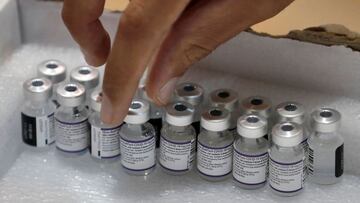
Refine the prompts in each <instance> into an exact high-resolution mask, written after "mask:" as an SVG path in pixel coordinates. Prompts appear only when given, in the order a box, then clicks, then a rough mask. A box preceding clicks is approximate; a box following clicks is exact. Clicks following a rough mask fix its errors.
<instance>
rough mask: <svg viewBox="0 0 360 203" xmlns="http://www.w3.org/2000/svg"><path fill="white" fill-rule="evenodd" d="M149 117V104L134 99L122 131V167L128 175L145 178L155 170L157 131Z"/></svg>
mask: <svg viewBox="0 0 360 203" xmlns="http://www.w3.org/2000/svg"><path fill="white" fill-rule="evenodd" d="M149 117H150V106H149V103H148V102H147V101H145V100H142V99H134V100H133V101H132V102H131V105H130V107H129V112H128V114H127V116H126V117H125V119H124V122H125V123H124V124H123V125H122V127H121V129H120V151H121V165H122V167H123V169H124V170H125V172H127V173H128V174H131V175H139V176H145V175H149V174H150V173H151V172H152V171H153V170H154V168H155V165H156V159H155V155H156V154H155V129H154V127H153V126H152V125H151V124H150V123H149V122H148V121H149Z"/></svg>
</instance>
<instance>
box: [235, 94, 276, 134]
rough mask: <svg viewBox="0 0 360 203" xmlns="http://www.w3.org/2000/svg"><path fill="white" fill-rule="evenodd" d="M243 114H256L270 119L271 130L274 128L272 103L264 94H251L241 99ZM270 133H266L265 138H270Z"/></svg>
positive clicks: (269, 126)
mask: <svg viewBox="0 0 360 203" xmlns="http://www.w3.org/2000/svg"><path fill="white" fill-rule="evenodd" d="M240 109H241V114H242V115H245V114H256V115H259V116H261V117H263V118H265V119H267V121H268V130H269V132H270V131H271V129H272V126H273V123H274V122H273V121H272V119H271V118H270V116H271V111H272V103H271V101H270V99H268V98H266V97H263V96H251V97H248V98H246V99H244V100H242V101H241V104H240ZM269 135H270V133H268V134H267V135H265V138H266V139H268V140H269Z"/></svg>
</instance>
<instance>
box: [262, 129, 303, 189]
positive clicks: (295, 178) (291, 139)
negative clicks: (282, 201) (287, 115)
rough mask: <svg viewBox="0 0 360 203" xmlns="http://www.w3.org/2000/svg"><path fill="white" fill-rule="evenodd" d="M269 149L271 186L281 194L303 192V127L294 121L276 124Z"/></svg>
mask: <svg viewBox="0 0 360 203" xmlns="http://www.w3.org/2000/svg"><path fill="white" fill-rule="evenodd" d="M272 135H273V137H272V142H273V144H272V146H271V148H270V150H269V186H270V188H271V190H272V191H273V192H274V193H275V194H277V195H280V196H294V195H297V194H299V193H300V192H302V190H303V188H304V177H305V171H304V170H305V161H304V160H305V155H304V149H303V148H302V146H301V141H302V140H303V138H302V137H303V130H302V127H301V126H300V125H299V124H297V123H293V122H283V123H279V124H276V125H275V126H274V127H273V129H272Z"/></svg>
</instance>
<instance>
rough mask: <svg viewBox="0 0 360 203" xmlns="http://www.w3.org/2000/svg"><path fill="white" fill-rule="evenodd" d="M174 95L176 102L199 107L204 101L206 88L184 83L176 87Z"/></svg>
mask: <svg viewBox="0 0 360 203" xmlns="http://www.w3.org/2000/svg"><path fill="white" fill-rule="evenodd" d="M174 95H175V100H176V101H185V102H188V103H190V104H191V105H193V106H197V105H199V104H201V103H202V101H203V99H204V88H203V87H202V86H201V85H199V84H196V83H192V82H184V83H180V84H178V85H177V86H176V88H175V92H174Z"/></svg>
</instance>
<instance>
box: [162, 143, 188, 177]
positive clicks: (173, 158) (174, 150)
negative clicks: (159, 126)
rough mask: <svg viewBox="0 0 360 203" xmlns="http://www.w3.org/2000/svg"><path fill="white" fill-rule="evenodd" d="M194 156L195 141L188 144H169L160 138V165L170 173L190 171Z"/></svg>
mask: <svg viewBox="0 0 360 203" xmlns="http://www.w3.org/2000/svg"><path fill="white" fill-rule="evenodd" d="M194 154H195V139H193V140H191V141H188V142H182V143H180V142H171V141H168V140H166V139H165V138H164V137H163V136H161V138H160V164H161V165H162V166H163V167H164V168H166V169H168V170H172V171H186V170H190V169H191V168H192V165H193V161H194Z"/></svg>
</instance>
